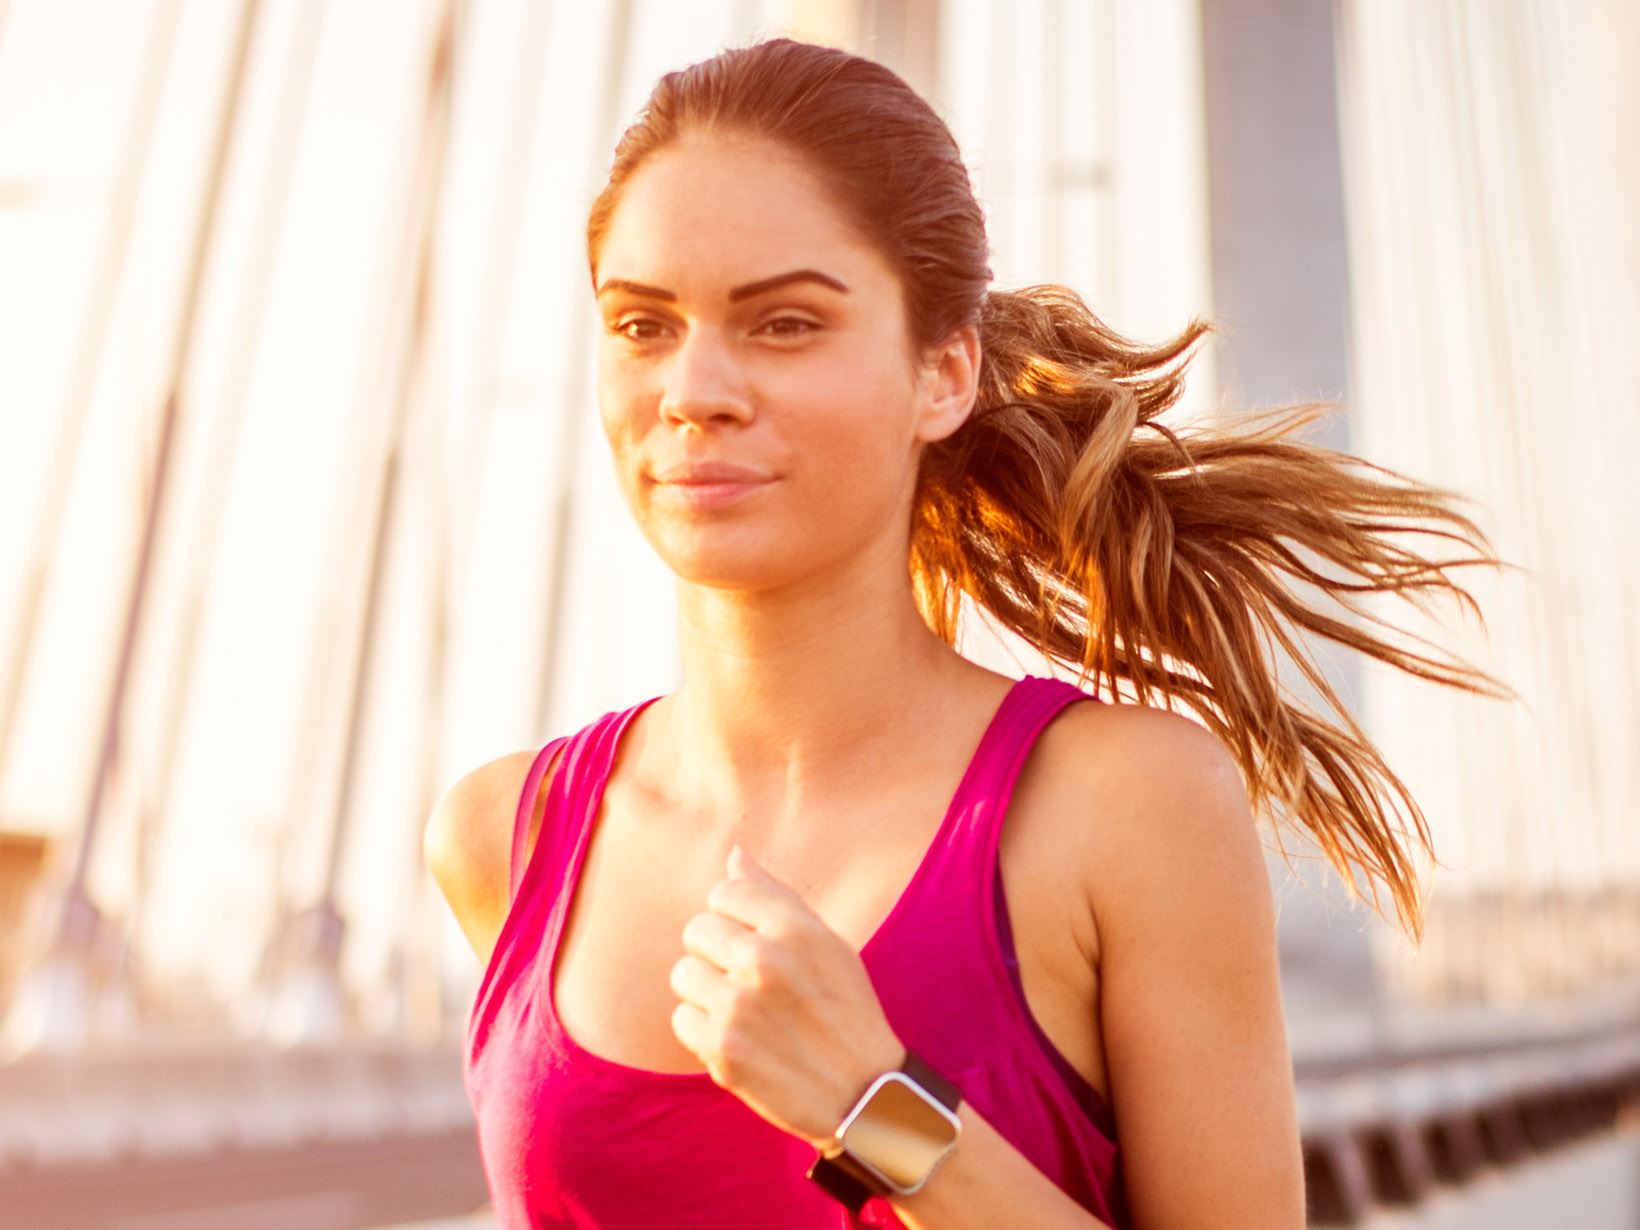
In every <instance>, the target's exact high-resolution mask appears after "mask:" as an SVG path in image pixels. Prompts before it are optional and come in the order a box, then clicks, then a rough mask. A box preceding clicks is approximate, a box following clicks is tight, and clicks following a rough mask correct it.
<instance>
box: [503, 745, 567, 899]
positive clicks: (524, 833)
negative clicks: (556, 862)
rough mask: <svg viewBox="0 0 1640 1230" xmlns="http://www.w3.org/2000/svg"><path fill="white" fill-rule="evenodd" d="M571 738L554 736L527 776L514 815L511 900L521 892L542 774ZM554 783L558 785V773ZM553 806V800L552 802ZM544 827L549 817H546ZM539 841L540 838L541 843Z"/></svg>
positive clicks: (509, 874)
mask: <svg viewBox="0 0 1640 1230" xmlns="http://www.w3.org/2000/svg"><path fill="white" fill-rule="evenodd" d="M567 742H569V736H568V735H563V736H560V737H559V738H557V739H553V740H552V741H551V742H549V743H548V744H547V745H546V746H545V747H543V748H542V749H541V750H540V751H539V752H537V753H536V754H535V760H534V762H533V763H532V764H531V765H530V771H529V772H528V773H527V774H525V776H524V790H523V793H522V794H521V795H520V796H519V799H518V809H517V811H516V812H515V813H514V815H513V839H512V857H511V858H510V859H509V860H508V863H507V900H508V902H511V901H512V900H513V898H514V897H516V896H517V895H518V882H519V880H520V878H521V877H522V876H523V874H524V845H525V843H526V842H527V841H528V840H529V833H530V820H531V818H532V817H533V816H534V815H535V800H536V796H537V795H538V794H539V793H540V790H541V778H542V777H543V776H544V775H545V774H546V772H547V769H548V767H549V765H550V764H553V763H555V762H556V761H557V760H558V759H559V757H558V755H557V751H558V749H559V748H561V747H563V745H564V744H565V743H567ZM553 784H554V785H555V786H556V785H557V778H556V776H555V777H554V779H553ZM548 810H549V812H550V810H551V803H550V801H549V803H548ZM541 823H542V827H543V828H545V827H546V821H545V820H544V819H543V820H542V822H541ZM537 844H538V845H539V842H538V843H537Z"/></svg>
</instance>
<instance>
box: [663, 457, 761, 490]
mask: <svg viewBox="0 0 1640 1230" xmlns="http://www.w3.org/2000/svg"><path fill="white" fill-rule="evenodd" d="M773 478H774V475H772V474H770V473H768V472H767V471H764V470H759V469H756V468H754V467H752V466H746V465H740V464H737V463H736V462H733V461H708V460H697V461H683V462H679V463H678V464H676V465H672V466H668V467H667V468H666V469H664V470H662V471H660V472H659V473H658V474H656V475H655V481H656V482H660V483H676V484H680V485H684V486H692V485H696V484H706V483H766V482H769V481H770V480H771V479H773Z"/></svg>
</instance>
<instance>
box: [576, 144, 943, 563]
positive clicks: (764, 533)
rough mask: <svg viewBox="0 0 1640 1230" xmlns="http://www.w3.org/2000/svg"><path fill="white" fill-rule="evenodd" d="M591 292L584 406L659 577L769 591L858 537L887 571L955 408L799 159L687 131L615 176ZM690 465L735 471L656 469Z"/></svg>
mask: <svg viewBox="0 0 1640 1230" xmlns="http://www.w3.org/2000/svg"><path fill="white" fill-rule="evenodd" d="M596 285H597V298H598V311H599V314H600V317H601V319H602V326H603V327H602V329H601V330H600V338H599V347H598V405H599V413H600V417H601V419H602V421H603V426H604V431H605V433H606V435H607V436H608V438H609V443H610V447H611V449H612V451H613V454H614V461H615V467H616V471H617V474H618V476H619V480H620V484H621V488H622V491H623V492H624V494H625V496H626V499H627V502H628V504H629V505H630V507H631V509H632V512H633V515H634V516H635V517H636V518H637V521H638V525H639V526H640V528H641V529H642V530H643V532H644V534H645V536H646V537H647V538H648V539H649V541H650V543H652V544H653V545H654V547H655V550H656V551H657V552H659V553H660V555H661V557H662V558H663V559H664V560H665V561H666V563H667V564H668V565H669V566H670V567H671V568H672V570H673V571H674V572H676V573H677V574H678V575H679V576H680V577H682V578H684V579H685V580H689V581H693V582H696V583H699V584H703V585H710V586H717V587H725V588H733V589H770V588H774V587H777V586H781V585H785V584H788V583H791V582H794V581H799V580H802V579H804V578H805V577H809V576H812V575H815V574H816V573H819V572H822V571H824V570H826V569H828V568H836V567H837V566H838V565H840V564H842V563H844V562H846V561H848V560H851V559H853V558H854V557H856V556H858V555H859V554H860V553H861V552H862V551H863V550H866V549H868V548H869V547H871V546H874V545H875V546H877V547H881V548H884V549H885V550H887V551H888V552H889V554H887V555H885V557H884V558H887V559H896V560H897V561H898V562H899V564H900V565H901V566H902V567H903V563H904V548H905V540H906V536H907V534H908V532H909V531H908V516H909V511H910V506H911V505H910V501H911V495H912V492H913V489H914V484H915V479H916V463H917V455H918V450H919V448H920V442H922V441H926V440H933V439H938V438H940V437H941V436H944V435H947V434H949V433H950V432H951V431H954V430H955V429H956V427H957V426H958V425H959V424H960V421H961V418H962V416H963V415H964V414H966V409H967V408H966V406H963V407H962V413H961V414H956V413H955V412H954V411H953V409H952V408H951V407H950V406H949V405H948V404H947V403H948V401H949V398H948V397H947V398H944V399H942V397H941V395H940V392H939V390H940V387H941V382H940V380H939V379H938V375H937V373H936V371H935V367H934V366H931V365H929V364H921V363H918V362H916V361H915V360H914V359H913V356H912V347H911V346H910V343H909V341H908V335H907V330H906V325H905V320H904V316H903V307H902V295H901V289H900V285H899V280H898V278H897V277H896V275H895V273H894V271H893V270H892V269H891V268H890V267H889V265H888V264H887V263H886V262H885V261H884V260H883V258H882V257H881V256H880V255H878V253H877V252H876V250H875V249H873V248H872V247H870V246H869V245H868V244H867V243H866V242H865V241H864V240H863V239H862V238H861V237H860V236H859V235H857V234H856V233H855V231H854V229H853V227H852V226H851V224H850V223H849V221H848V220H847V218H845V216H844V215H843V214H842V213H841V212H840V211H839V210H838V209H837V208H836V207H835V206H834V205H833V204H832V202H831V201H830V199H829V198H828V197H827V195H826V192H825V190H824V187H823V184H822V181H821V180H820V179H819V178H818V177H817V176H816V175H815V173H814V172H812V171H810V170H809V169H808V167H807V166H806V165H805V164H804V163H803V162H802V161H800V160H799V159H798V158H796V157H795V156H793V155H792V154H790V153H788V152H787V151H786V150H785V149H784V148H783V147H780V146H778V145H775V144H773V143H770V142H767V141H760V140H757V139H755V138H748V137H725V136H721V135H707V134H694V135H689V136H686V137H685V138H683V139H682V140H681V141H680V142H678V143H677V144H675V145H673V146H670V147H668V148H666V149H664V150H662V151H660V152H659V153H657V154H655V155H653V156H651V157H650V158H649V159H648V160H647V161H646V162H645V163H644V164H643V165H642V166H641V167H640V169H639V170H638V171H637V172H636V173H635V174H634V175H633V177H632V178H631V179H630V180H629V181H628V182H627V185H626V189H625V192H624V195H623V197H622V199H621V203H620V205H619V206H618V208H617V210H616V212H615V215H614V217H613V218H612V219H611V220H610V224H609V227H608V230H607V231H606V233H605V236H604V242H603V246H602V248H601V249H600V250H599V252H598V254H597V269H596ZM692 464H699V465H703V466H704V465H709V464H720V465H725V466H732V467H741V468H742V469H743V471H744V474H745V477H746V479H747V481H744V482H739V483H728V484H724V483H712V482H709V481H704V482H703V481H699V480H702V479H706V480H709V479H711V478H713V477H714V475H712V474H711V473H709V472H708V473H695V474H690V473H688V472H687V471H686V472H684V473H683V474H681V475H674V476H670V477H679V478H681V479H683V480H684V481H667V479H668V477H669V475H668V473H667V472H668V471H671V470H673V469H674V468H676V467H680V466H682V467H688V466H690V465H692ZM689 480H696V481H693V482H691V481H689Z"/></svg>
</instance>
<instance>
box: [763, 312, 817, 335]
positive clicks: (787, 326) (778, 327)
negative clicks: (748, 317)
mask: <svg viewBox="0 0 1640 1230" xmlns="http://www.w3.org/2000/svg"><path fill="white" fill-rule="evenodd" d="M758 327H759V328H760V329H767V330H768V331H769V332H770V333H771V334H772V335H773V336H775V337H802V336H803V335H804V334H805V333H811V332H813V331H814V330H815V329H818V328H819V327H820V326H819V325H817V324H815V323H814V322H813V321H812V320H805V319H803V317H801V316H776V317H775V318H774V319H773V320H767V321H764V322H763V324H762V325H760V326H758Z"/></svg>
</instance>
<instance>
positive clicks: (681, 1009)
mask: <svg viewBox="0 0 1640 1230" xmlns="http://www.w3.org/2000/svg"><path fill="white" fill-rule="evenodd" d="M672 1036H673V1037H674V1038H676V1039H677V1040H678V1041H679V1042H681V1043H683V1045H684V1046H685V1047H687V1048H688V1049H689V1053H690V1054H692V1055H694V1056H695V1058H696V1059H699V1060H700V1061H701V1062H702V1063H706V1062H707V1056H708V1055H710V1054H711V1036H712V1021H711V1018H710V1017H708V1016H707V1015H706V1013H704V1012H702V1011H701V1009H700V1008H699V1007H698V1006H697V1005H695V1004H692V1003H690V1002H689V1001H688V1000H679V1001H678V1005H677V1007H675V1008H673V1009H672Z"/></svg>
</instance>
